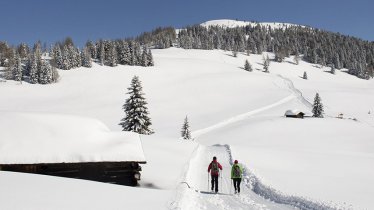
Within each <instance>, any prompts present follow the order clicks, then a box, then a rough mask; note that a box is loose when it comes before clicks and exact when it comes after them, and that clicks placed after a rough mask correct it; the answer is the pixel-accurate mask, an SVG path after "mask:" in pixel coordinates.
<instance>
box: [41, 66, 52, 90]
mask: <svg viewBox="0 0 374 210" xmlns="http://www.w3.org/2000/svg"><path fill="white" fill-rule="evenodd" d="M52 76H53V75H52V66H51V64H50V63H49V62H47V61H42V63H41V67H40V71H39V84H43V85H45V84H49V83H52V81H53V78H52Z"/></svg>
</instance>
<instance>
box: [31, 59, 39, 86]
mask: <svg viewBox="0 0 374 210" xmlns="http://www.w3.org/2000/svg"><path fill="white" fill-rule="evenodd" d="M30 59H31V61H30V62H31V63H30V83H31V84H37V83H38V81H39V74H38V67H37V60H36V57H35V56H34V55H33V56H31V58H30Z"/></svg>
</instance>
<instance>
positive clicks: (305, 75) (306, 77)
mask: <svg viewBox="0 0 374 210" xmlns="http://www.w3.org/2000/svg"><path fill="white" fill-rule="evenodd" d="M303 79H305V80H307V79H308V75H307V74H306V71H304V75H303Z"/></svg>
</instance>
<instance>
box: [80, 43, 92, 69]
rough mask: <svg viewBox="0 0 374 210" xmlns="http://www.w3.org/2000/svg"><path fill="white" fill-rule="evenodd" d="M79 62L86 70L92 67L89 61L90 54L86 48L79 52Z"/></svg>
mask: <svg viewBox="0 0 374 210" xmlns="http://www.w3.org/2000/svg"><path fill="white" fill-rule="evenodd" d="M81 60H82V66H83V67H86V68H91V67H92V60H91V53H90V52H89V50H88V48H87V47H85V48H83V50H82V52H81Z"/></svg>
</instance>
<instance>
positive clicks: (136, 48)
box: [0, 38, 154, 84]
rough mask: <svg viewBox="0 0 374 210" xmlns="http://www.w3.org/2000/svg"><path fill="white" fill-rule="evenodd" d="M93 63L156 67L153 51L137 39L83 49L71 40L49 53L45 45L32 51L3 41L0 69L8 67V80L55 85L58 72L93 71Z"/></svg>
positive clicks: (37, 44) (39, 43) (97, 43)
mask: <svg viewBox="0 0 374 210" xmlns="http://www.w3.org/2000/svg"><path fill="white" fill-rule="evenodd" d="M92 62H96V63H98V64H100V65H105V66H112V67H114V66H117V65H131V66H145V67H147V66H153V65H154V61H153V56H152V52H151V50H150V49H149V48H148V47H147V46H146V45H144V44H141V43H140V42H139V41H137V40H135V39H126V40H99V41H97V42H95V43H94V42H92V41H87V43H86V44H85V46H84V47H83V48H82V49H79V48H78V47H76V46H75V45H74V42H73V40H72V39H71V38H66V39H65V40H64V41H63V42H57V43H55V44H53V45H52V46H51V47H50V48H49V49H46V47H42V44H41V42H37V43H35V44H34V46H33V47H32V48H30V47H29V46H28V45H27V44H24V43H22V44H20V45H18V46H16V47H14V46H9V45H8V44H7V43H6V42H1V41H0V66H1V67H5V71H4V74H3V77H4V78H5V79H8V80H15V81H20V82H22V81H26V82H29V83H32V84H50V83H55V82H57V81H58V79H59V75H58V71H57V69H62V70H70V69H74V68H79V67H87V68H91V67H92Z"/></svg>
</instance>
